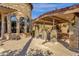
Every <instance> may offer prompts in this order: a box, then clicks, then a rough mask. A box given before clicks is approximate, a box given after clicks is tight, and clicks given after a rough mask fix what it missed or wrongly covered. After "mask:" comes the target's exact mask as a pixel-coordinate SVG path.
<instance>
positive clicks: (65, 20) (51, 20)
mask: <svg viewBox="0 0 79 59" xmlns="http://www.w3.org/2000/svg"><path fill="white" fill-rule="evenodd" d="M33 24H35V27H37V28H38V27H39V28H38V32H39V29H40V28H45V26H47V25H49V28H48V29H50V28H51V29H52V28H53V30H56V32H57V34H56V36H57V41H62V39H65V40H64V42H65V41H66V40H67V43H68V45H69V46H68V47H69V48H73V49H78V50H79V4H76V5H73V6H70V7H66V8H62V9H57V10H54V11H50V12H47V13H45V14H43V15H41V16H39V17H38V18H36V20H34V21H33ZM36 25H37V26H36ZM42 26H43V27H42ZM51 33H54V32H51ZM63 37H64V38H63ZM52 40H53V39H52Z"/></svg>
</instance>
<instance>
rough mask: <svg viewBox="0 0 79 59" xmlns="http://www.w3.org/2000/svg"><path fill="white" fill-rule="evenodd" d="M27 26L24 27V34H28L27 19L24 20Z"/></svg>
mask: <svg viewBox="0 0 79 59" xmlns="http://www.w3.org/2000/svg"><path fill="white" fill-rule="evenodd" d="M24 21H25V25H24V32H25V33H27V19H24Z"/></svg>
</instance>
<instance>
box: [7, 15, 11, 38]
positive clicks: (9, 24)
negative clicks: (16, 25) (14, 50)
mask: <svg viewBox="0 0 79 59" xmlns="http://www.w3.org/2000/svg"><path fill="white" fill-rule="evenodd" d="M7 32H8V38H7V39H10V36H11V18H10V14H8V15H7Z"/></svg>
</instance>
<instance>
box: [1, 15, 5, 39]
mask: <svg viewBox="0 0 79 59" xmlns="http://www.w3.org/2000/svg"><path fill="white" fill-rule="evenodd" d="M4 17H5V16H4V14H1V38H2V39H3V37H4V24H5V22H4Z"/></svg>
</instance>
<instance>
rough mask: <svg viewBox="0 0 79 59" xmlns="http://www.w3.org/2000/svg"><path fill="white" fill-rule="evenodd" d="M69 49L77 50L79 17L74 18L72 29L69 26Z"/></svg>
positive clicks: (78, 45) (78, 46)
mask: <svg viewBox="0 0 79 59" xmlns="http://www.w3.org/2000/svg"><path fill="white" fill-rule="evenodd" d="M69 28H70V29H71V30H70V34H71V35H70V36H69V38H70V43H69V47H70V48H74V49H75V48H79V44H78V43H79V17H75V25H74V26H73V27H72V26H71V24H70V27H69Z"/></svg>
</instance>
